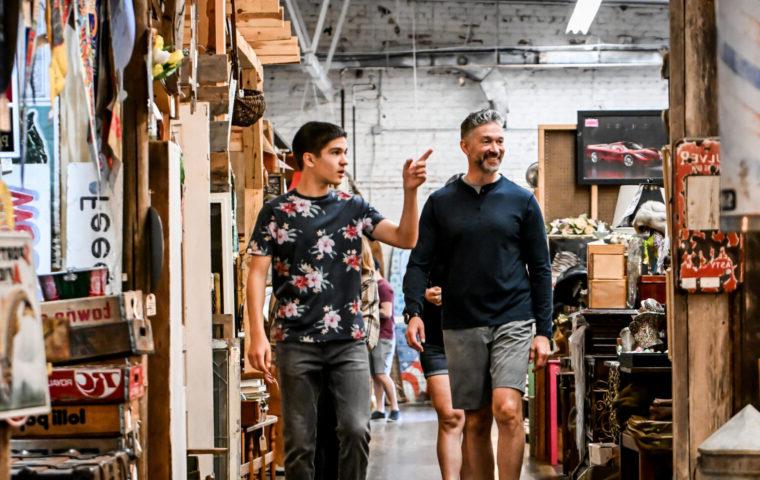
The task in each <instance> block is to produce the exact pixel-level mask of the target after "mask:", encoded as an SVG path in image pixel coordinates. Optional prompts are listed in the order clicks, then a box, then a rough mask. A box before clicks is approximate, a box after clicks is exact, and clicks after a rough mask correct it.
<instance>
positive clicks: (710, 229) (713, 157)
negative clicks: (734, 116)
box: [673, 139, 743, 293]
mask: <svg viewBox="0 0 760 480" xmlns="http://www.w3.org/2000/svg"><path fill="white" fill-rule="evenodd" d="M673 169H674V183H673V190H674V191H673V194H674V201H675V215H674V217H673V226H674V229H675V234H676V240H677V242H678V243H677V245H676V251H677V262H678V263H677V265H676V271H677V274H678V286H679V287H680V288H682V289H684V290H686V291H688V292H690V293H696V292H703V293H719V292H732V291H734V290H736V288H737V286H738V285H739V284H740V283H741V282H742V279H743V272H742V265H741V262H742V257H743V253H742V252H743V250H742V239H741V236H740V235H739V234H738V233H735V232H734V233H729V232H723V231H721V230H720V229H719V221H718V205H717V198H718V181H719V175H720V174H721V163H720V142H719V141H718V140H716V139H697V140H681V141H680V142H678V143H677V144H676V154H675V156H674V158H673Z"/></svg>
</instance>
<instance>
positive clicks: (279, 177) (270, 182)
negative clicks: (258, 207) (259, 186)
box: [264, 173, 285, 197]
mask: <svg viewBox="0 0 760 480" xmlns="http://www.w3.org/2000/svg"><path fill="white" fill-rule="evenodd" d="M283 193H285V176H284V175H283V174H282V173H270V174H269V175H268V178H267V184H266V185H265V186H264V194H265V195H274V196H275V197H278V196H280V195H282V194H283Z"/></svg>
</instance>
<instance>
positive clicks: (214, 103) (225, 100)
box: [198, 85, 230, 117]
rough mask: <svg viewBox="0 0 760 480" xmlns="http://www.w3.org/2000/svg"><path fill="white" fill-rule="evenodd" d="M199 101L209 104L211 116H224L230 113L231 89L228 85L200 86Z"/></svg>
mask: <svg viewBox="0 0 760 480" xmlns="http://www.w3.org/2000/svg"><path fill="white" fill-rule="evenodd" d="M198 101H199V102H208V103H209V109H210V110H209V115H210V116H211V117H213V116H215V115H224V114H226V113H229V109H230V108H229V107H230V88H229V86H227V85H200V86H199V87H198Z"/></svg>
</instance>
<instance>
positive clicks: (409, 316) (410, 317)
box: [404, 312, 421, 325]
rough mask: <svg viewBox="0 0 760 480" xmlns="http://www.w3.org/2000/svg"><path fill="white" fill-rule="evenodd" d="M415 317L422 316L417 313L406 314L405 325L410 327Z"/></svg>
mask: <svg viewBox="0 0 760 480" xmlns="http://www.w3.org/2000/svg"><path fill="white" fill-rule="evenodd" d="M414 317H420V314H419V313H417V312H404V323H405V324H407V325H409V322H411V321H412V319H413V318H414ZM420 318H421V317H420Z"/></svg>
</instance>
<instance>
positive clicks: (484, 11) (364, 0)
mask: <svg viewBox="0 0 760 480" xmlns="http://www.w3.org/2000/svg"><path fill="white" fill-rule="evenodd" d="M321 3H322V2H321V1H314V0H312V1H308V2H306V1H303V0H301V1H299V6H300V9H301V13H302V15H303V17H304V21H305V22H306V24H307V25H308V26H309V32H310V34H311V33H312V32H313V29H314V25H316V23H317V18H318V17H319V10H320V5H321ZM341 5H342V2H339V1H333V2H331V3H330V8H329V10H328V15H327V17H326V19H325V30H324V34H323V35H322V37H321V38H320V47H319V49H318V51H320V52H325V51H326V50H327V48H328V47H329V44H330V41H331V38H332V33H333V32H334V27H335V24H336V23H337V19H338V16H339V13H340V7H341ZM574 5H575V2H564V3H563V2H551V1H546V2H540V1H532V2H523V3H517V2H494V1H490V2H488V1H461V0H459V1H457V0H453V1H450V0H443V1H442V0H428V1H424V0H418V1H413V2H410V1H407V0H403V1H402V0H390V1H388V0H380V1H376V0H352V1H351V5H350V8H349V10H348V14H347V16H346V22H345V24H344V26H343V31H342V34H341V43H340V46H339V49H338V51H339V52H357V51H362V52H366V51H377V50H382V49H385V48H387V49H389V50H394V49H395V50H398V49H405V48H408V47H409V46H410V45H411V35H412V19H413V18H414V19H415V22H416V24H415V27H416V29H415V30H416V32H417V38H418V40H417V43H418V46H419V47H442V46H443V47H450V46H456V45H465V44H466V45H471V46H478V45H485V46H491V45H496V44H499V45H520V44H527V45H567V44H569V43H586V42H588V43H595V42H605V43H627V42H631V43H642V44H643V43H655V44H661V43H667V38H668V17H667V13H668V7H667V5H659V6H657V5H655V6H652V5H640V6H620V5H614V4H612V5H610V4H606V3H604V2H603V3H602V7H601V8H600V10H599V13H598V15H597V18H596V19H595V20H594V23H593V25H592V27H591V30H590V31H589V34H588V36H578V35H572V36H568V35H565V28H566V27H567V22H568V20H569V18H570V15H571V13H572V11H573V7H574Z"/></svg>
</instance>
